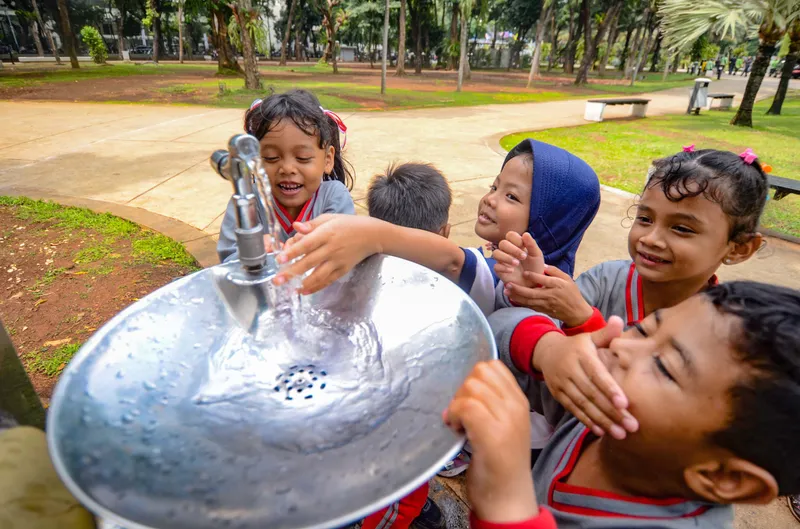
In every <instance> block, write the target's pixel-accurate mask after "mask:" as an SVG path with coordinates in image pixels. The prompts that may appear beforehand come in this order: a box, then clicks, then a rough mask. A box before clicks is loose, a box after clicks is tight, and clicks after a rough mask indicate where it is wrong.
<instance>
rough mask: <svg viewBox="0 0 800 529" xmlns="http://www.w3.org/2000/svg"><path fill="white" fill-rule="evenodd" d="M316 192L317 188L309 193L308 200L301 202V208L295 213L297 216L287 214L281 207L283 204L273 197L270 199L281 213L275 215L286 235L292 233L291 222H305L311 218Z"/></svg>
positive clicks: (317, 191) (317, 192)
mask: <svg viewBox="0 0 800 529" xmlns="http://www.w3.org/2000/svg"><path fill="white" fill-rule="evenodd" d="M317 194H319V189H317V190H316V191H315V192H314V194H313V195H311V198H309V199H308V201H307V202H306V203H305V204H303V208H302V209H301V210H300V213H298V214H297V217H292V216H291V215H290V214H289V211H287V209H286V208H285V207H283V204H281V203H280V202H278V201H277V200H275V199H273V200H272V202H273V203H274V204H275V206H276V207H277V208H278V209H279V210H280V213H281V214H280V215H276V216H277V218H278V222H280V224H281V228H283V231H285V232H286V234H287V235H291V234H292V233H294V228H293V227H292V224H294V223H295V222H307V221H309V220H311V213H312V210H313V209H314V202H316V200H317Z"/></svg>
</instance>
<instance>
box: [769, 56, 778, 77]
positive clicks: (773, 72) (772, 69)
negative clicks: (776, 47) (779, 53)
mask: <svg viewBox="0 0 800 529" xmlns="http://www.w3.org/2000/svg"><path fill="white" fill-rule="evenodd" d="M778 63H780V61H779V60H778V58H777V57H773V58H772V60H771V61H769V76H770V77H777V75H778Z"/></svg>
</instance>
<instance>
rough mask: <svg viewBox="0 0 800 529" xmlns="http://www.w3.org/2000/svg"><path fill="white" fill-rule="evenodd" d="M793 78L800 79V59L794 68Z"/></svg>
mask: <svg viewBox="0 0 800 529" xmlns="http://www.w3.org/2000/svg"><path fill="white" fill-rule="evenodd" d="M792 79H800V61H797V64H795V65H794V68H793V69H792Z"/></svg>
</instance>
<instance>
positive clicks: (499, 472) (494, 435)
mask: <svg viewBox="0 0 800 529" xmlns="http://www.w3.org/2000/svg"><path fill="white" fill-rule="evenodd" d="M529 409H530V404H529V403H528V399H527V398H526V397H525V395H524V394H523V393H522V390H521V389H520V388H519V385H518V384H517V381H516V380H515V379H514V376H513V375H512V374H511V372H510V371H509V370H508V368H506V367H505V366H504V365H503V364H502V363H501V362H500V361H499V360H493V361H491V362H481V363H479V364H477V365H476V366H475V368H474V369H473V370H472V373H470V375H469V376H468V377H467V380H465V381H464V384H463V385H462V386H461V388H459V390H458V391H457V392H456V395H455V397H454V398H453V400H452V402H451V403H450V406H448V408H447V409H446V410H445V412H444V414H443V418H444V421H445V424H447V425H448V426H449V427H450V428H452V429H453V430H455V431H456V432H462V431H465V432H466V435H467V439H468V440H469V442H470V445H472V461H471V462H470V465H469V469H468V470H467V484H468V486H467V494H468V496H469V502H470V505H471V506H472V509H473V511H474V512H475V515H476V516H477V517H478V518H480V519H481V520H487V521H491V522H495V523H503V522H514V521H520V520H527V519H529V518H531V517H533V516H536V514H537V513H538V508H537V506H536V497H535V495H534V490H533V479H532V477H531V471H530V466H531V465H530V461H531V452H530V412H529Z"/></svg>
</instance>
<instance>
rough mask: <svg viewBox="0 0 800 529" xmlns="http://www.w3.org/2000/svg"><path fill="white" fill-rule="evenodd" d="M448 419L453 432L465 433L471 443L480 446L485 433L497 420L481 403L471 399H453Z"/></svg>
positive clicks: (448, 411)
mask: <svg viewBox="0 0 800 529" xmlns="http://www.w3.org/2000/svg"><path fill="white" fill-rule="evenodd" d="M447 419H448V420H449V421H450V424H449V426H450V428H451V429H452V430H453V431H455V432H458V433H462V432H465V433H466V434H467V437H468V438H469V439H470V440H471V441H475V442H477V443H479V444H480V443H481V442H482V440H483V437H484V436H483V432H484V431H486V430H489V429H491V428H492V425H493V424H495V423H496V420H497V419H495V418H494V416H493V415H492V413H491V412H490V411H489V410H488V409H487V408H486V406H485V405H484V404H483V403H482V402H481V401H479V400H476V399H473V398H469V397H465V398H456V399H453V401H452V402H451V403H450V406H449V407H448V408H447ZM473 448H474V447H473Z"/></svg>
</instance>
